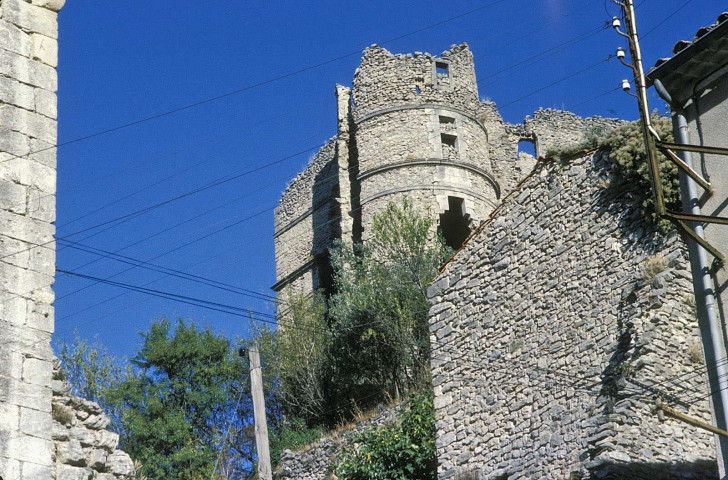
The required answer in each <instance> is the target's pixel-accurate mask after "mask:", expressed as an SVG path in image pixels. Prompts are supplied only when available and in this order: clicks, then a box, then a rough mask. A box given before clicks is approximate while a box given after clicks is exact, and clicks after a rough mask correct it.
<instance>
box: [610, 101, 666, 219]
mask: <svg viewBox="0 0 728 480" xmlns="http://www.w3.org/2000/svg"><path fill="white" fill-rule="evenodd" d="M651 120H652V126H653V127H654V129H655V130H656V131H657V133H658V134H659V135H660V138H661V139H662V140H663V141H665V142H672V141H673V136H672V125H671V122H670V119H669V118H667V117H660V116H658V115H657V114H653V115H652V117H651ZM599 147H600V148H603V149H605V150H606V151H607V152H609V157H610V158H611V159H612V160H614V161H615V163H616V164H617V177H618V178H619V180H620V181H621V182H623V183H626V184H629V185H631V186H632V187H633V192H634V194H635V195H636V198H635V200H636V201H637V202H638V203H639V204H640V205H641V206H643V207H645V210H646V212H647V213H648V215H650V217H651V218H652V219H653V220H655V221H657V220H659V219H657V218H656V217H655V213H654V212H655V204H654V200H653V198H652V186H651V183H650V172H649V165H648V160H647V150H646V148H645V142H644V137H643V135H642V126H641V123H640V122H633V123H629V124H626V125H624V126H623V127H620V128H618V129H615V130H613V131H611V132H609V133H607V134H606V135H605V136H603V137H600V138H599ZM658 163H659V166H660V176H661V179H662V190H663V194H664V197H665V204H666V206H667V208H669V209H672V210H680V185H679V183H678V175H677V174H678V169H677V167H676V166H675V164H674V163H672V162H671V161H669V160H668V159H667V157H665V156H664V155H663V154H662V153H658Z"/></svg>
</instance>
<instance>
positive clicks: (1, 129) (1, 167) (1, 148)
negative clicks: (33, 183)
mask: <svg viewBox="0 0 728 480" xmlns="http://www.w3.org/2000/svg"><path fill="white" fill-rule="evenodd" d="M0 60H1V59H0ZM0 73H3V72H2V71H0ZM1 76H2V75H0V77H1ZM29 151H30V144H29V141H28V138H27V137H26V136H25V135H23V134H22V133H18V132H14V131H12V130H10V129H9V128H8V127H5V126H2V125H0V152H3V153H0V162H3V163H0V178H7V177H6V175H5V172H7V171H8V170H9V167H10V166H11V165H12V164H11V162H13V163H15V160H10V159H11V158H13V157H15V156H19V155H26V154H27V153H28V152H29Z"/></svg>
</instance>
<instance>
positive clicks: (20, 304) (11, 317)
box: [0, 238, 28, 333]
mask: <svg viewBox="0 0 728 480" xmlns="http://www.w3.org/2000/svg"><path fill="white" fill-rule="evenodd" d="M2 243H3V242H2V238H0V247H2ZM2 252H3V249H2V248H0V255H2ZM3 268H8V267H5V266H3ZM27 309H28V305H27V300H25V299H24V298H20V297H11V298H8V299H6V300H3V302H2V303H0V320H3V321H6V322H8V323H10V324H12V325H17V326H21V325H23V322H24V321H25V312H26V311H27ZM6 333H9V332H6Z"/></svg>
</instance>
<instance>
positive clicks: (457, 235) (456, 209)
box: [438, 197, 470, 250]
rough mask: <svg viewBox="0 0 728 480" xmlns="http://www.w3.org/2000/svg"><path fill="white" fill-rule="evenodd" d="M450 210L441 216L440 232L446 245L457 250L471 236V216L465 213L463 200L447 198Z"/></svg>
mask: <svg viewBox="0 0 728 480" xmlns="http://www.w3.org/2000/svg"><path fill="white" fill-rule="evenodd" d="M447 205H448V209H447V210H445V212H444V213H442V214H441V215H440V226H439V227H438V231H439V232H440V234H441V235H442V237H443V238H444V239H445V243H446V244H447V245H448V246H449V247H450V248H452V249H453V250H457V249H459V248H460V247H462V246H463V242H465V239H466V238H468V235H470V215H468V214H467V213H465V205H464V203H463V199H462V198H459V197H447Z"/></svg>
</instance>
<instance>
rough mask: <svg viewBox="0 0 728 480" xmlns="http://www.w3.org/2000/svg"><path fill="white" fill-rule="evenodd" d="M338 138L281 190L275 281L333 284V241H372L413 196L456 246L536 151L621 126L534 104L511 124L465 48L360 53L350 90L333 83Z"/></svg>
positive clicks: (300, 285)
mask: <svg viewBox="0 0 728 480" xmlns="http://www.w3.org/2000/svg"><path fill="white" fill-rule="evenodd" d="M336 98H337V120H338V122H337V127H338V128H337V133H336V135H335V136H334V137H333V138H332V139H331V140H329V141H328V142H327V143H326V145H325V146H324V147H323V148H322V149H321V150H320V151H319V152H318V153H317V154H316V155H315V156H314V158H313V160H312V161H311V162H310V163H309V165H308V167H307V168H306V169H305V170H304V171H303V172H301V173H300V174H299V175H298V176H297V177H296V178H295V179H294V180H293V181H291V183H290V184H289V186H288V188H287V189H286V191H285V192H284V193H283V196H282V198H281V201H280V204H279V206H278V207H277V209H276V211H275V234H274V238H275V247H276V275H277V277H276V280H277V282H276V284H275V285H274V286H273V289H274V290H275V291H276V292H278V293H279V295H283V296H285V293H284V292H285V289H286V288H290V289H292V290H295V291H299V292H304V293H308V292H311V291H313V290H316V289H319V288H322V289H324V290H327V289H329V288H330V286H331V281H332V280H331V270H330V266H329V263H328V253H327V252H328V248H329V247H330V246H331V245H332V243H333V241H334V240H336V239H341V240H342V241H343V242H344V243H349V244H351V243H357V242H362V241H364V242H365V241H366V240H367V236H368V235H369V230H370V227H371V224H372V219H373V217H374V215H376V214H377V213H378V212H380V211H382V210H383V209H384V208H385V207H386V205H387V204H388V203H390V202H393V203H402V202H403V201H404V200H405V199H406V200H408V201H409V202H410V203H411V204H412V205H413V206H414V207H415V209H416V211H418V212H420V213H421V214H423V215H428V216H430V217H432V219H433V220H434V223H435V225H437V228H438V230H439V231H440V233H442V235H443V237H444V238H445V241H446V242H447V243H448V244H449V245H450V246H451V247H452V248H454V249H458V248H459V247H460V246H461V245H462V243H463V241H464V240H465V239H466V238H467V237H468V236H469V235H470V233H471V232H472V231H473V229H474V228H475V227H477V226H478V225H479V224H480V223H481V222H482V221H484V220H485V219H486V218H488V216H489V214H490V213H491V212H492V211H493V209H494V208H495V207H496V206H497V205H498V203H499V201H500V198H501V197H502V196H503V195H504V194H505V193H507V192H508V191H510V190H511V189H512V188H513V187H514V186H515V185H516V183H517V182H518V181H519V180H520V179H521V178H522V177H523V175H524V174H525V173H528V172H529V171H530V170H531V169H532V168H533V166H534V163H535V158H533V156H531V155H528V154H524V153H521V154H520V155H519V153H518V144H519V142H521V141H527V142H531V143H532V144H533V147H534V150H535V153H536V156H537V157H538V156H540V155H543V154H544V153H545V152H546V151H547V150H548V149H549V148H552V147H554V146H560V145H562V144H566V143H577V142H583V141H584V140H586V139H587V138H588V137H589V136H591V135H594V134H597V133H601V132H603V131H606V130H608V129H611V128H614V127H615V126H617V125H618V124H619V123H620V122H619V121H617V120H613V119H603V118H599V117H594V118H586V119H583V118H580V117H578V116H576V115H574V114H571V113H569V112H563V111H555V110H539V111H537V112H536V113H535V114H534V115H533V117H528V118H526V119H525V121H524V122H523V123H522V124H518V125H511V124H508V123H505V122H504V121H503V120H502V118H501V116H500V114H499V113H498V111H497V109H496V108H495V104H494V103H492V102H487V101H481V100H480V97H479V94H478V84H477V81H476V78H475V67H474V62H473V55H472V53H471V52H470V50H469V48H468V46H467V45H466V44H461V45H453V46H452V47H450V49H449V50H447V51H445V52H443V53H442V54H441V55H440V56H439V57H437V56H434V55H430V54H429V53H421V52H415V53H414V54H392V53H390V52H388V51H387V50H385V49H384V48H381V47H379V46H376V45H373V46H372V47H370V48H367V49H366V50H365V51H364V55H363V58H362V61H361V65H360V66H359V68H358V69H357V70H356V73H355V74H354V80H353V87H352V88H347V87H343V86H340V85H337V87H336Z"/></svg>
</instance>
